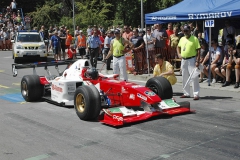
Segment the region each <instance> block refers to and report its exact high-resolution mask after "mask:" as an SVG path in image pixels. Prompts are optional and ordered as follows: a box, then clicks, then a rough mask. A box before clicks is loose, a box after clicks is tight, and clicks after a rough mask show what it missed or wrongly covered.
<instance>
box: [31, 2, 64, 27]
mask: <svg viewBox="0 0 240 160" xmlns="http://www.w3.org/2000/svg"><path fill="white" fill-rule="evenodd" d="M60 9H61V3H58V4H56V3H55V2H54V1H53V0H51V1H46V2H45V4H44V5H43V6H37V7H36V11H34V12H30V13H28V14H27V15H29V16H31V17H32V25H33V26H40V25H45V26H50V25H52V24H59V22H60V19H61V14H59V13H60Z"/></svg>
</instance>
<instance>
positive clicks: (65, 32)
mask: <svg viewBox="0 0 240 160" xmlns="http://www.w3.org/2000/svg"><path fill="white" fill-rule="evenodd" d="M14 3H16V2H15V0H13V2H11V4H10V5H9V6H8V7H7V8H4V9H2V11H1V12H0V29H1V31H0V48H1V49H2V50H6V49H10V48H11V41H10V40H11V39H13V37H14V36H15V32H16V31H19V30H23V29H24V25H23V23H22V18H21V16H20V11H19V10H17V9H16V5H14ZM13 7H14V8H13ZM188 26H189V27H190V30H191V35H194V36H196V37H197V38H198V40H199V43H200V45H201V51H200V53H201V54H200V57H201V58H200V63H201V64H202V65H203V66H204V70H203V72H202V73H201V74H200V79H199V82H200V83H201V82H204V81H205V82H206V81H208V80H210V79H209V78H208V77H211V83H216V82H222V83H223V85H222V87H225V86H228V85H230V84H231V83H232V82H235V86H234V87H235V88H238V87H239V63H240V53H239V52H240V44H238V43H236V40H235V37H236V29H235V28H234V27H233V26H232V25H231V23H230V21H229V20H226V21H225V28H224V29H223V31H222V45H221V46H219V42H218V39H213V40H212V41H211V46H208V43H207V42H206V40H205V39H204V38H202V36H203V33H202V32H200V30H199V28H198V25H197V24H196V25H194V24H193V23H189V24H188ZM164 27H166V29H165V28H164ZM183 27H184V25H182V26H177V25H174V24H173V23H169V24H167V26H163V25H162V24H155V25H153V26H150V27H147V28H141V27H140V26H138V27H131V26H128V25H124V26H111V27H108V28H107V29H105V28H104V27H102V26H101V25H99V26H96V25H94V26H90V25H89V26H88V28H87V29H86V31H83V30H82V29H81V28H80V27H79V26H77V27H76V30H75V31H74V32H73V34H70V31H69V29H68V28H67V27H66V26H64V25H62V26H59V27H58V26H54V27H53V26H50V27H49V29H45V27H44V26H41V28H40V30H38V28H33V30H38V31H39V32H40V33H41V35H42V37H43V39H45V40H49V42H46V46H47V49H48V50H49V49H50V47H51V46H52V45H53V44H54V43H57V46H58V49H57V55H58V56H56V57H55V58H56V59H65V58H76V55H75V54H73V56H70V57H69V56H67V54H66V53H71V52H70V51H69V49H73V48H74V49H76V52H77V53H78V54H79V55H80V57H81V58H84V56H87V57H89V55H90V58H91V57H93V54H94V59H90V60H91V62H92V63H93V66H95V67H96V64H97V63H96V61H97V59H99V57H100V58H104V57H106V55H107V53H108V51H109V49H110V48H109V47H110V46H109V44H110V41H111V40H112V39H114V37H115V35H114V31H116V30H118V31H119V32H120V36H121V37H123V38H124V39H126V40H129V41H130V42H131V43H133V45H134V47H133V49H132V53H133V55H134V58H133V63H134V64H135V65H136V64H137V62H136V59H137V56H136V55H135V53H139V52H141V53H142V55H143V56H144V58H143V59H144V61H145V62H144V63H145V64H147V63H149V66H150V69H151V70H150V71H152V72H153V68H154V66H155V64H156V62H155V55H156V54H159V53H161V54H162V52H163V51H164V52H165V53H164V54H162V55H163V57H164V59H165V60H168V61H169V62H170V63H171V64H172V65H174V66H175V67H176V68H179V67H180V65H181V64H180V62H178V63H176V61H173V60H176V59H179V57H178V55H177V51H176V48H177V45H178V42H179V41H180V39H181V37H183V36H184V31H183ZM53 35H55V36H57V39H51V37H52V36H53ZM94 35H96V38H97V39H94V42H95V41H97V44H96V46H95V45H92V46H90V45H91V41H89V40H90V39H91V37H92V36H94ZM98 39H99V40H98ZM106 39H107V40H106ZM49 43H50V45H49ZM70 46H71V47H70ZM126 47H127V46H126ZM55 48H56V46H55ZM51 49H54V48H51ZM54 51H55V52H56V49H55V50H54ZM147 52H148V54H149V57H148V58H149V59H147V57H146V54H147ZM111 59H112V57H110V59H109V60H108V61H107V65H106V69H107V70H111V68H110V63H111ZM174 62H175V63H174ZM145 66H146V65H145ZM208 69H210V70H211V72H208ZM209 73H211V75H209Z"/></svg>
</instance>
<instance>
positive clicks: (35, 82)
mask: <svg viewBox="0 0 240 160" xmlns="http://www.w3.org/2000/svg"><path fill="white" fill-rule="evenodd" d="M43 89H44V86H43V85H41V83H40V78H39V76H38V75H26V76H24V77H23V78H22V81H21V93H22V96H23V98H24V99H25V100H26V101H27V102H34V101H38V100H40V99H41V98H42V96H43Z"/></svg>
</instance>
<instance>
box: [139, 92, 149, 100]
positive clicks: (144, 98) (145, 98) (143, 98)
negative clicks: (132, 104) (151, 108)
mask: <svg viewBox="0 0 240 160" xmlns="http://www.w3.org/2000/svg"><path fill="white" fill-rule="evenodd" d="M137 96H138V97H139V98H141V99H142V100H144V101H146V100H147V97H145V96H143V95H141V94H140V93H138V94H137Z"/></svg>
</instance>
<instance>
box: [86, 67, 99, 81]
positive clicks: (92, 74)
mask: <svg viewBox="0 0 240 160" xmlns="http://www.w3.org/2000/svg"><path fill="white" fill-rule="evenodd" d="M85 75H86V77H87V78H91V79H94V80H95V79H98V71H97V69H96V68H94V67H93V68H88V69H87V71H86V72H85Z"/></svg>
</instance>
